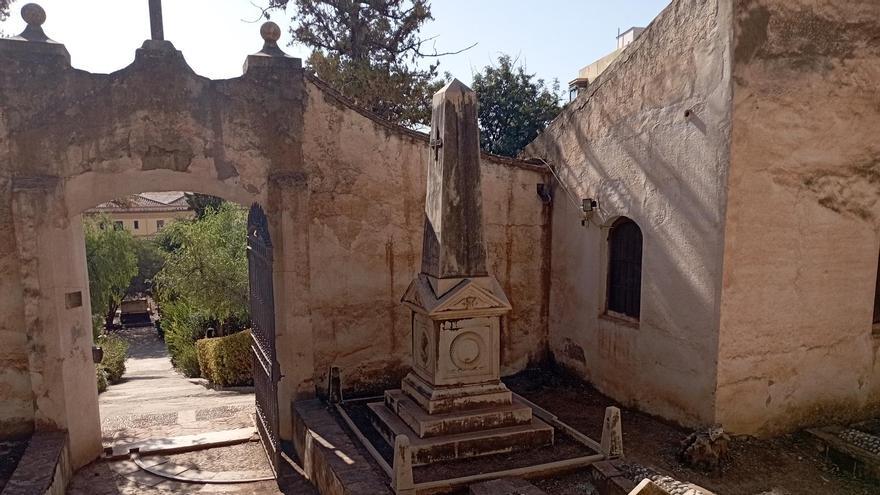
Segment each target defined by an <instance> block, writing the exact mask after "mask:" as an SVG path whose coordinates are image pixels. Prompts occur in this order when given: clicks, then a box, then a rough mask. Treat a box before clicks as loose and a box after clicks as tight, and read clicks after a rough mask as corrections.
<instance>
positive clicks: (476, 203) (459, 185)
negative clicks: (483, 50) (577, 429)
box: [370, 79, 553, 465]
mask: <svg viewBox="0 0 880 495" xmlns="http://www.w3.org/2000/svg"><path fill="white" fill-rule="evenodd" d="M479 143H480V140H479V130H478V127H477V97H476V94H475V93H474V91H473V90H471V89H470V88H468V87H467V86H465V85H464V84H462V83H461V82H460V81H458V80H457V79H456V80H453V81H452V82H450V83H449V84H447V85H446V86H445V87H444V88H443V89H441V90H440V91H438V92H437V94H435V95H434V100H433V114H432V117H431V141H430V156H429V161H428V191H427V197H426V199H425V233H424V244H423V249H422V270H421V273H420V274H419V275H418V277H417V278H416V279H415V280H413V282H412V283H411V284H410V286H409V288H408V289H407V291H406V294H404V296H403V303H404V304H406V305H407V306H409V307H410V309H412V354H413V368H412V371H411V372H410V373H409V374H408V375H407V376H406V377H405V378H404V379H403V383H402V386H401V389H397V390H388V391H386V392H385V401H384V403H382V402H378V403H374V404H370V408H371V409H372V410H373V412H374V423H375V425H376V427H377V428H378V429H379V430H380V431H381V432H382V433H383V434H384V435H385V437H386V439H388V440H389V442H390V443H391V444H392V445H393V444H394V437H395V436H396V435H400V434H405V435H407V436H408V437H409V438H410V442H411V450H412V453H413V464H415V465H419V464H427V463H430V462H434V461H442V460H449V459H457V458H463V457H471V456H478V455H487V454H494V453H502V452H511V451H514V450H522V449H528V448H533V447H537V446H542V445H547V444H550V443H552V442H553V428H552V427H550V426H549V425H547V424H546V423H544V422H542V421H540V420H539V419H537V418H534V417H533V416H532V410H531V408H530V407H528V406H527V405H525V404H522V403H520V402H518V401H516V400H515V399H514V398H513V396H512V394H511V392H510V391H509V390H508V389H507V387H506V386H505V385H504V384H503V383H501V380H500V378H501V377H500V372H499V355H500V332H501V317H502V316H503V315H504V314H506V313H507V312H508V311H510V309H511V306H510V302H509V301H508V300H507V296H506V295H505V294H504V291H503V290H502V289H501V286H500V285H499V284H498V281H497V280H495V277H492V276H491V275H490V274H489V273H488V272H487V270H486V242H485V238H484V236H483V204H482V192H481V189H480V144H479Z"/></svg>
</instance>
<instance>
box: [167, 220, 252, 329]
mask: <svg viewBox="0 0 880 495" xmlns="http://www.w3.org/2000/svg"><path fill="white" fill-rule="evenodd" d="M160 236H161V237H164V238H166V239H164V240H161V241H160V245H163V246H169V245H170V246H176V249H174V250H173V251H171V252H168V253H166V258H165V265H164V266H163V267H162V269H161V270H160V271H159V273H158V274H157V275H156V289H157V291H156V292H157V294H158V296H159V301H160V304H161V305H162V306H165V305H167V304H177V305H178V306H180V305H181V301H184V302H185V304H186V306H187V307H190V308H198V310H199V312H200V313H201V314H203V315H206V316H207V317H208V318H210V319H211V320H213V321H216V322H217V324H218V326H219V328H218V330H220V333H221V334H225V333H228V332H230V331H234V330H239V329H241V328H242V327H243V326H244V325H243V323H246V322H247V320H248V300H249V299H248V295H249V293H248V263H247V218H246V212H245V211H244V210H243V209H242V208H240V207H239V206H237V205H234V204H232V203H223V204H221V205H220V207H219V208H217V209H216V210H215V209H207V210H206V212H205V214H204V216H203V217H202V218H201V219H199V220H195V221H191V222H181V221H178V222H174V223H172V224H170V225H168V226H167V227H165V229H164V230H163V231H162V233H161V234H160ZM163 316H164V313H163Z"/></svg>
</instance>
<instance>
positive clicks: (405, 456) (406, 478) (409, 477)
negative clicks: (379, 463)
mask: <svg viewBox="0 0 880 495" xmlns="http://www.w3.org/2000/svg"><path fill="white" fill-rule="evenodd" d="M392 474H393V476H392V478H391V488H392V489H393V490H394V493H395V494H397V495H413V494H415V493H416V490H415V486H414V483H413V470H412V452H410V449H409V437H408V436H406V435H397V436H396V437H394V465H393V466H392Z"/></svg>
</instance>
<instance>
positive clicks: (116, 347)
mask: <svg viewBox="0 0 880 495" xmlns="http://www.w3.org/2000/svg"><path fill="white" fill-rule="evenodd" d="M98 346H99V347H101V349H103V350H104V357H103V358H101V363H100V364H99V365H98V368H100V369H101V370H102V371H103V372H104V373H105V374H106V377H107V381H108V382H109V383H116V382H118V381H119V380H120V379H122V375H123V373H125V358H126V357H128V342H127V341H125V340H124V339H122V338H120V337H115V336H111V335H102V336H101V337H100V338H99V339H98Z"/></svg>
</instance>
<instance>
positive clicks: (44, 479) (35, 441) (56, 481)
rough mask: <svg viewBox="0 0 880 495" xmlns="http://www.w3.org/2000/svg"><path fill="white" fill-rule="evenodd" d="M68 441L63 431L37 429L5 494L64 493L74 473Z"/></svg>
mask: <svg viewBox="0 0 880 495" xmlns="http://www.w3.org/2000/svg"><path fill="white" fill-rule="evenodd" d="M67 442H68V439H67V433H66V432H63V431H52V432H37V433H34V436H33V437H31V440H30V443H29V444H28V447H27V450H25V452H24V455H23V456H22V458H21V460H20V461H19V462H18V467H17V468H16V469H15V472H14V473H13V474H12V478H10V480H9V483H7V484H6V488H5V489H4V490H3V495H37V494H40V495H42V494H46V495H64V491H65V489H66V488H67V483H68V482H69V481H70V478H71V477H72V475H73V470H72V469H71V466H70V452H69V450H68V448H67Z"/></svg>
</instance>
